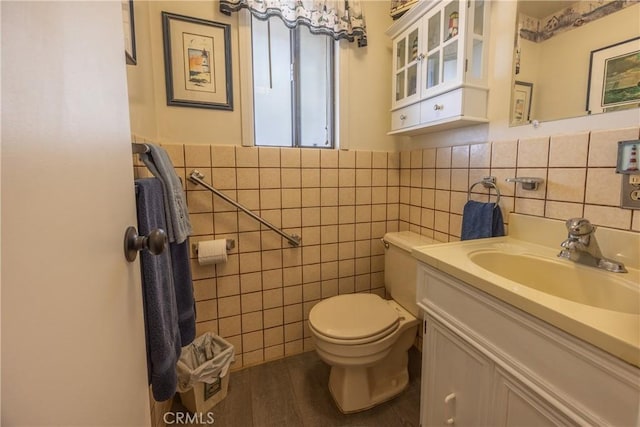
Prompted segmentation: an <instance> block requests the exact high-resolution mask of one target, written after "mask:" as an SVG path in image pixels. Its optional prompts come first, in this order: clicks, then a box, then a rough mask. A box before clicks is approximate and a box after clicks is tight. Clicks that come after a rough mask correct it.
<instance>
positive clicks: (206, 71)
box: [162, 12, 233, 110]
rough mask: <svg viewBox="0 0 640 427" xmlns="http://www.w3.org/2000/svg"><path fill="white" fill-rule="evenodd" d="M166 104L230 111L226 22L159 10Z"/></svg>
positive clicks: (229, 67)
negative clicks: (162, 40)
mask: <svg viewBox="0 0 640 427" xmlns="http://www.w3.org/2000/svg"><path fill="white" fill-rule="evenodd" d="M162 29H163V36H164V63H165V79H166V89H167V105H172V106H179V107H195V108H212V109H219V110H233V94H232V87H233V86H232V79H231V35H230V33H231V30H230V26H229V25H227V24H221V23H218V22H213V21H207V20H204V19H199V18H191V17H188V16H182V15H176V14H173V13H168V12H162Z"/></svg>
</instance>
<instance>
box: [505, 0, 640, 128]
mask: <svg viewBox="0 0 640 427" xmlns="http://www.w3.org/2000/svg"><path fill="white" fill-rule="evenodd" d="M638 16H640V3H638V2H634V1H626V0H625V1H611V0H589V1H584V0H583V1H560V0H556V1H538V0H518V10H517V18H516V31H515V46H514V58H513V86H512V92H511V110H510V111H511V113H510V119H509V124H510V126H518V125H524V124H528V123H531V122H533V121H538V122H542V121H550V120H559V119H565V118H570V117H578V116H584V115H587V114H598V113H602V112H608V111H617V110H621V109H628V108H638V107H639V106H640V31H639V27H638Z"/></svg>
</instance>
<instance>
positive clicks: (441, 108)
mask: <svg viewBox="0 0 640 427" xmlns="http://www.w3.org/2000/svg"><path fill="white" fill-rule="evenodd" d="M433 109H434V110H436V111H438V110H444V105H442V104H433Z"/></svg>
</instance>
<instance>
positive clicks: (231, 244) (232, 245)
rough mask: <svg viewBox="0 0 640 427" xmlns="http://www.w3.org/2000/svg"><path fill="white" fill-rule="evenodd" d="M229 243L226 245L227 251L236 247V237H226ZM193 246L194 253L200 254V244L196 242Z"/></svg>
mask: <svg viewBox="0 0 640 427" xmlns="http://www.w3.org/2000/svg"><path fill="white" fill-rule="evenodd" d="M226 241H227V243H226V247H227V252H229V251H230V250H231V249H233V248H235V247H236V241H235V239H226ZM192 247H193V253H194V254H196V256H197V255H198V244H197V243H194V244H193V245H192Z"/></svg>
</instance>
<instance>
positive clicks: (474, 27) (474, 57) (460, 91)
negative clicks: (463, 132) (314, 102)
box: [387, 0, 489, 134]
mask: <svg viewBox="0 0 640 427" xmlns="http://www.w3.org/2000/svg"><path fill="white" fill-rule="evenodd" d="M488 9H489V3H488V2H486V1H481V0H437V1H433V0H425V1H422V2H419V3H418V4H417V5H416V6H414V7H413V8H412V9H411V10H410V11H409V12H407V13H406V14H405V15H403V16H402V18H400V19H399V20H398V21H396V23H394V24H393V25H392V26H391V27H390V28H389V29H388V30H387V35H389V36H390V37H391V38H392V39H393V66H392V69H393V74H392V87H393V90H392V109H391V132H390V133H391V134H395V133H398V134H412V133H422V132H427V131H431V130H440V129H444V128H451V127H457V126H465V125H470V124H474V123H482V122H487V121H488V120H487V92H488V89H487V59H486V57H487V48H488V40H487V34H486V32H487V27H486V22H487V20H488V16H489V11H488Z"/></svg>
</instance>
